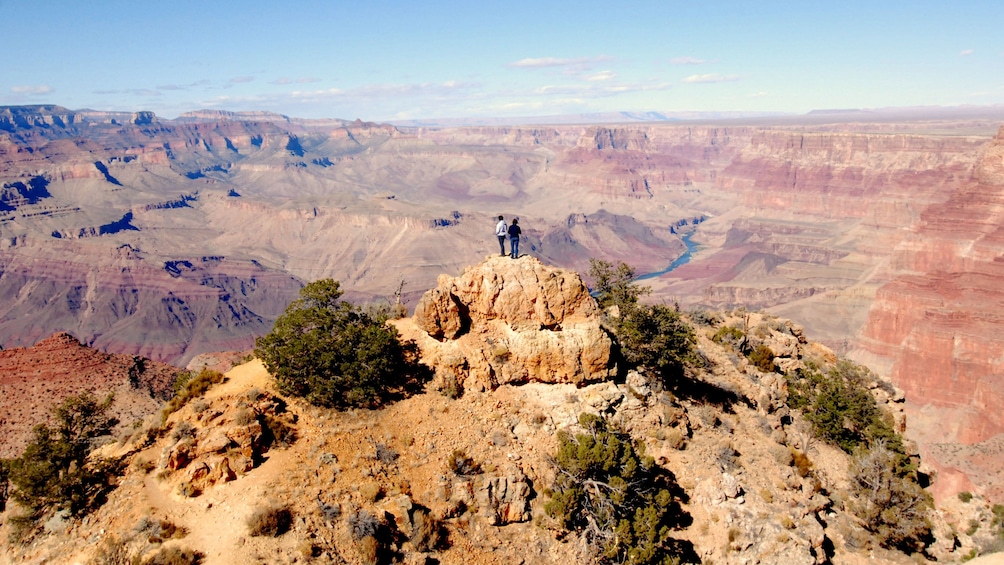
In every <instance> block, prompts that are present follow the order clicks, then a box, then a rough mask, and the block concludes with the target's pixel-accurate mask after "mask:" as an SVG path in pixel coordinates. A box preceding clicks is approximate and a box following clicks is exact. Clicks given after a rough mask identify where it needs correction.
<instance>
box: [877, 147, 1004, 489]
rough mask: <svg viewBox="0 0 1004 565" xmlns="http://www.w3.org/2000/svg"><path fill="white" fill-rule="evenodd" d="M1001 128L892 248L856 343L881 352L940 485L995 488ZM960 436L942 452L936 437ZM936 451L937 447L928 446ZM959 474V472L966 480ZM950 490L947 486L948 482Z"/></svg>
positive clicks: (1002, 224)
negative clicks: (885, 277)
mask: <svg viewBox="0 0 1004 565" xmlns="http://www.w3.org/2000/svg"><path fill="white" fill-rule="evenodd" d="M1002 258H1004V128H1002V130H1001V131H1000V133H998V135H997V137H996V139H995V140H994V141H993V142H992V143H990V144H989V145H988V146H987V147H985V148H984V149H983V151H982V152H981V154H980V159H979V161H978V162H977V163H976V166H975V168H974V171H973V173H972V175H971V177H970V178H968V179H967V180H966V181H965V182H962V183H959V186H958V187H957V188H955V189H954V190H953V191H952V192H951V193H950V194H949V195H948V198H947V200H946V201H945V202H943V203H940V204H937V205H933V206H931V207H929V208H928V209H927V210H925V211H924V213H923V214H922V217H921V221H920V223H919V225H918V226H917V227H916V228H915V229H914V230H912V232H911V233H910V234H909V235H908V236H907V238H906V239H905V241H903V243H902V244H901V245H900V246H899V247H898V248H897V249H896V252H895V255H894V257H893V260H892V262H891V266H890V270H891V272H892V274H893V275H894V276H893V278H892V280H891V281H890V282H888V283H887V284H885V285H883V286H882V287H881V288H880V289H879V291H878V293H877V295H876V300H875V304H874V305H873V306H872V309H871V311H870V313H869V317H868V324H867V325H866V327H865V328H864V331H863V336H862V345H863V347H864V348H865V349H866V350H867V351H868V352H870V353H872V354H874V355H878V356H880V357H882V358H885V359H887V360H889V362H890V365H891V375H892V377H893V379H895V381H896V382H897V383H898V384H899V385H900V386H901V387H903V389H904V390H906V392H907V394H908V397H909V398H910V406H911V416H912V420H913V421H914V424H913V425H912V426H911V428H912V429H913V430H914V433H916V434H917V437H918V438H919V439H920V440H921V443H922V445H923V446H924V448H925V449H926V450H927V452H928V453H930V454H931V455H932V456H931V457H929V460H930V462H931V463H932V464H934V465H936V466H938V467H939V468H940V470H941V471H942V473H943V474H944V475H945V476H946V479H951V480H946V485H945V486H946V490H947V489H951V488H955V489H957V490H961V489H965V488H974V487H975V488H976V490H978V491H980V492H985V493H987V494H988V495H989V496H992V497H993V498H995V499H1000V498H1002V497H1004V475H1002V474H1001V467H1000V465H999V457H1000V452H999V449H994V448H992V447H991V445H992V444H993V443H994V442H995V441H999V438H1000V437H1002V436H1001V434H1004V392H1002V391H1004V335H1002V334H1001V331H1000V329H1001V328H1002V327H1004V325H1002V324H1004V286H1002V285H1001V281H1002V280H1004V261H1002ZM955 442H958V443H961V444H963V445H964V446H967V447H964V448H962V449H963V453H962V454H961V455H960V454H959V453H958V449H953V450H951V451H955V452H956V453H954V454H952V456H948V457H946V454H945V453H944V451H945V450H944V449H942V448H940V447H939V445H940V444H952V443H955ZM936 453H939V454H940V456H939V455H935V454H936ZM962 475H968V481H971V483H972V484H967V480H966V478H965V477H964V476H962ZM948 492H950V490H949V491H948Z"/></svg>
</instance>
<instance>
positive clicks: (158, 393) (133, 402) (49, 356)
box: [0, 333, 180, 458]
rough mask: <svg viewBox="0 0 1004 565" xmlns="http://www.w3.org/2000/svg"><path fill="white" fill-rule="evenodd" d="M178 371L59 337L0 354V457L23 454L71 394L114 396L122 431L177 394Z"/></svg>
mask: <svg viewBox="0 0 1004 565" xmlns="http://www.w3.org/2000/svg"><path fill="white" fill-rule="evenodd" d="M179 372H180V371H179V369H178V368H176V367H172V366H169V365H165V364H163V363H157V362H155V361H150V360H149V359H144V358H142V357H138V356H133V355H122V354H117V355H113V354H109V353H102V352H100V351H97V350H95V349H92V348H90V347H87V346H85V345H83V344H82V343H80V341H78V340H77V339H76V338H75V337H73V336H71V335H69V334H66V333H59V334H54V335H52V336H49V337H48V338H46V339H43V340H41V341H39V342H38V343H36V344H35V345H33V346H32V347H29V348H20V347H16V348H11V349H4V350H0V398H3V402H2V403H0V436H2V437H3V443H2V444H0V458H9V457H15V456H17V455H19V454H20V453H21V450H22V449H24V446H25V445H26V444H27V442H28V441H29V439H30V437H31V430H32V428H33V427H35V426H36V425H38V424H44V423H47V422H48V420H49V417H50V414H51V412H52V409H53V408H54V407H55V406H57V405H59V403H60V402H62V399H64V398H66V397H68V396H74V395H79V394H83V393H89V394H91V395H93V396H94V397H95V398H97V399H98V400H103V399H104V398H105V397H106V396H108V395H109V394H112V395H114V397H115V400H114V403H113V404H112V408H111V415H112V416H114V417H116V418H118V420H119V422H120V425H119V428H118V430H119V431H123V430H126V429H130V427H131V426H132V425H133V424H134V423H136V422H137V421H140V420H142V419H143V418H144V417H145V416H147V415H148V414H150V413H151V412H153V411H154V410H156V409H157V408H158V407H159V406H160V405H161V404H162V403H163V402H164V400H165V399H167V398H169V397H171V396H172V395H173V394H174V391H173V389H172V385H173V384H174V381H175V378H176V377H177V376H178V373H179Z"/></svg>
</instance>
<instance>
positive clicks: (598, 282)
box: [589, 259, 651, 314]
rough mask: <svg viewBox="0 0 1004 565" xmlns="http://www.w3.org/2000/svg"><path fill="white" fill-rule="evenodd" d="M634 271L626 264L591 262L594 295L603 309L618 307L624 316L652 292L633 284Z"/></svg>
mask: <svg viewBox="0 0 1004 565" xmlns="http://www.w3.org/2000/svg"><path fill="white" fill-rule="evenodd" d="M634 274H635V273H634V269H633V268H632V267H631V266H629V265H627V264H626V263H623V262H621V263H619V264H618V265H617V266H616V268H615V267H614V264H613V263H611V262H609V261H604V260H602V259H590V260H589V277H590V278H591V279H593V291H592V294H593V296H594V297H596V301H597V302H598V303H599V304H600V307H601V308H609V307H610V306H617V307H618V308H619V309H620V310H621V313H622V314H623V312H624V310H625V309H630V308H633V307H634V306H635V305H637V304H638V299H639V298H641V297H642V296H644V295H646V294H648V293H649V292H651V290H650V289H649V288H648V287H645V286H637V285H635V284H633V280H634Z"/></svg>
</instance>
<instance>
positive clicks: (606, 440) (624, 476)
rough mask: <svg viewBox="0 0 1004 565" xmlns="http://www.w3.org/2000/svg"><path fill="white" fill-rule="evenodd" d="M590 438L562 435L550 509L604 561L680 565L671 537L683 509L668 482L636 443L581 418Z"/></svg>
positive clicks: (547, 507)
mask: <svg viewBox="0 0 1004 565" xmlns="http://www.w3.org/2000/svg"><path fill="white" fill-rule="evenodd" d="M579 423H580V424H581V425H582V426H583V427H584V428H585V429H586V433H582V434H577V435H576V436H575V437H572V436H571V435H569V434H568V433H565V432H559V436H558V442H559V446H558V451H557V453H556V454H555V457H554V461H555V464H556V465H557V467H558V472H557V479H556V481H555V484H554V488H553V495H552V497H551V500H549V501H548V502H547V503H546V504H545V506H544V509H545V511H546V512H547V513H548V514H549V515H550V516H553V517H554V518H556V519H557V520H558V521H559V522H560V523H561V525H562V526H563V527H564V528H565V529H567V530H571V531H575V532H578V533H579V534H580V535H581V536H582V537H583V538H584V539H585V541H586V542H587V543H589V545H590V546H591V547H592V548H593V549H594V551H595V553H596V556H595V557H596V559H597V561H598V562H599V563H637V564H649V563H659V564H668V563H678V562H679V557H680V555H679V554H678V553H677V552H676V551H675V548H674V544H673V541H674V540H671V538H670V535H669V534H670V532H671V531H672V529H673V528H675V527H678V526H679V518H680V514H681V511H680V510H679V505H678V503H677V501H675V500H674V497H673V495H672V494H671V493H672V490H673V489H674V488H675V487H674V485H673V484H672V483H671V479H670V478H669V476H668V475H667V474H665V473H663V472H661V471H660V469H659V468H658V467H656V465H655V462H654V461H653V460H652V458H650V457H645V456H644V449H643V446H641V445H639V446H638V447H637V448H636V447H635V445H634V443H633V442H632V441H631V439H630V438H629V437H628V436H627V435H625V434H623V433H619V432H617V431H614V430H611V429H609V428H608V427H607V424H606V422H605V421H604V420H603V419H601V418H600V417H598V416H592V415H588V414H583V415H581V416H580V417H579Z"/></svg>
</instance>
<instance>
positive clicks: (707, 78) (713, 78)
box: [682, 73, 739, 83]
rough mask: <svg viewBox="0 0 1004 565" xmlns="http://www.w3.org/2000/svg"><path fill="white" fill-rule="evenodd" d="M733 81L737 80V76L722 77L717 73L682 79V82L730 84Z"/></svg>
mask: <svg viewBox="0 0 1004 565" xmlns="http://www.w3.org/2000/svg"><path fill="white" fill-rule="evenodd" d="M735 80H739V76H738V75H722V74H718V73H710V74H706V75H690V76H689V77H687V78H685V79H683V81H682V82H687V83H707V82H731V81H735Z"/></svg>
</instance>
